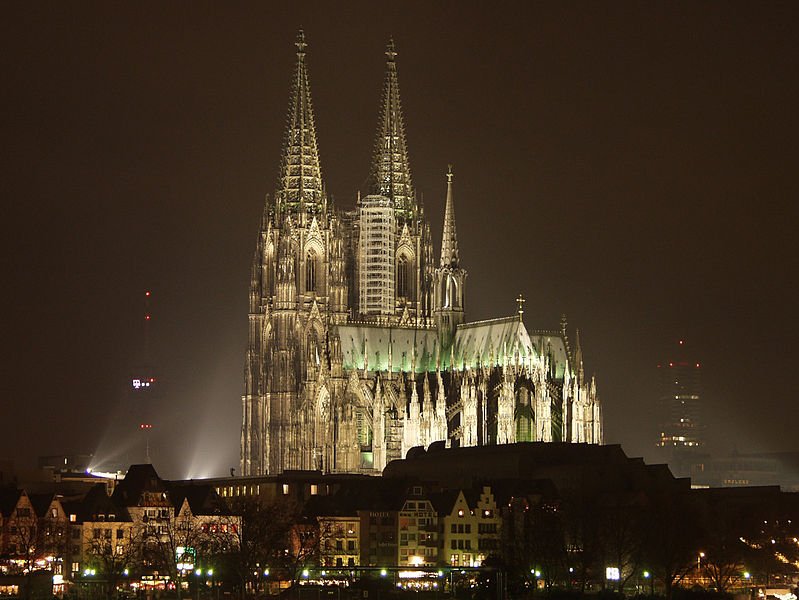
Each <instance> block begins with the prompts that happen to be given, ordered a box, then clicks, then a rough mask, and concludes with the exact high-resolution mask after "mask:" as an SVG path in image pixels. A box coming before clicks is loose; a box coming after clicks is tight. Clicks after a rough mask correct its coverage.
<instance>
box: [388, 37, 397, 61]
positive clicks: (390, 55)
mask: <svg viewBox="0 0 799 600" xmlns="http://www.w3.org/2000/svg"><path fill="white" fill-rule="evenodd" d="M386 56H387V57H388V62H394V59H395V58H397V50H396V49H395V47H394V38H393V37H390V38H388V45H386Z"/></svg>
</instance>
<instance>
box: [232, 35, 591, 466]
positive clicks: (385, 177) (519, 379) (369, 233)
mask: <svg viewBox="0 0 799 600" xmlns="http://www.w3.org/2000/svg"><path fill="white" fill-rule="evenodd" d="M296 46H297V64H296V69H295V70H294V74H293V78H292V85H291V93H290V100H289V112H288V119H287V120H288V123H287V127H286V133H285V138H284V141H283V150H282V156H281V163H280V171H279V178H278V182H277V189H276V190H275V193H274V196H272V197H271V198H270V197H267V199H266V203H265V206H264V211H263V217H262V219H261V225H260V230H259V233H258V241H257V244H256V249H255V255H254V257H253V263H252V279H251V283H250V302H249V342H248V347H247V354H246V362H245V383H244V388H245V389H244V395H243V396H242V409H243V415H242V430H241V473H242V474H243V475H265V474H270V475H271V474H277V473H280V472H282V471H285V470H289V469H318V470H322V471H325V472H344V473H372V474H379V473H381V472H382V470H383V468H384V467H385V466H386V464H387V463H388V462H389V461H391V460H394V459H398V458H404V457H405V455H406V453H407V452H408V451H409V450H410V449H411V448H414V447H417V446H422V447H425V448H426V447H428V446H429V445H430V444H433V443H436V442H437V443H439V444H444V445H446V446H475V445H485V444H509V443H514V442H525V441H543V442H549V441H561V442H584V443H593V444H598V443H601V441H602V421H601V413H600V403H599V400H598V398H597V393H596V386H595V382H594V379H593V378H591V379H590V380H589V379H587V378H586V376H585V374H584V371H583V361H582V351H581V349H580V341H579V332H578V334H577V336H576V340H575V343H574V344H571V343H570V340H569V338H568V336H567V332H566V322H565V319H564V320H563V321H562V322H561V324H560V327H559V328H556V329H555V330H552V331H549V330H528V329H527V328H526V327H525V325H524V322H523V321H522V316H523V311H522V309H521V306H522V304H521V302H523V299H521V297H520V298H519V311H518V313H517V314H514V315H512V316H507V317H501V318H497V319H490V320H486V321H476V322H468V321H467V320H466V313H465V306H466V302H465V292H466V269H465V268H464V265H462V264H461V261H460V255H459V251H458V238H457V235H456V227H455V194H454V181H453V174H452V172H451V169H450V170H449V171H448V172H447V173H446V179H445V182H446V196H445V197H444V198H443V201H444V202H445V212H444V227H443V239H442V240H441V246H440V255H439V257H438V260H437V259H436V256H435V251H434V245H433V239H432V236H431V233H430V225H429V223H428V221H427V219H426V217H425V214H424V210H423V207H421V206H420V204H419V202H418V201H417V196H416V193H415V190H414V187H413V181H412V179H411V170H410V166H409V160H408V148H407V142H406V138H405V126H404V123H403V116H402V109H401V105H400V94H399V87H398V82H397V64H396V56H397V54H396V52H395V51H394V46H393V43H390V44H389V46H388V49H387V51H386V57H387V65H386V76H385V82H384V84H383V95H382V102H381V106H380V108H379V114H378V125H377V136H376V140H375V145H374V156H373V160H372V165H371V171H370V176H369V180H368V181H369V184H368V189H366V190H363V192H365V193H364V194H362V193H359V194H358V198H357V202H356V205H355V208H354V209H353V210H348V211H346V210H344V211H342V210H339V209H337V208H336V207H334V206H333V204H332V203H331V202H330V201H329V200H328V196H327V194H326V191H325V186H324V181H323V179H322V170H321V163H320V158H319V149H318V146H317V140H316V128H315V124H314V113H313V108H312V105H311V93H310V87H309V82H308V71H307V66H306V44H305V39H304V36H303V34H302V32H301V33H300V35H299V37H298V39H297V43H296ZM443 183H444V181H442V184H443ZM442 188H443V185H442ZM442 196H443V194H442Z"/></svg>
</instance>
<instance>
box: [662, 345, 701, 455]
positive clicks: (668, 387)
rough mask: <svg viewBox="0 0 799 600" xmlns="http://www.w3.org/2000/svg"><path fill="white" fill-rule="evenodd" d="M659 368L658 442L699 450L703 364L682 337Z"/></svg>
mask: <svg viewBox="0 0 799 600" xmlns="http://www.w3.org/2000/svg"><path fill="white" fill-rule="evenodd" d="M658 369H659V370H660V397H659V400H658V409H659V410H658V413H659V424H658V427H659V429H658V432H659V436H658V440H657V445H658V446H660V447H661V448H664V449H671V450H672V451H673V452H674V453H675V454H676V453H679V452H684V451H695V450H699V449H700V448H701V447H702V446H703V445H704V441H703V439H702V378H701V365H700V363H699V361H698V360H696V359H695V357H691V356H690V353H689V351H688V349H687V348H686V343H685V340H679V341H678V342H677V345H676V348H672V349H671V351H670V357H669V358H668V360H667V361H665V362H663V363H661V364H659V365H658Z"/></svg>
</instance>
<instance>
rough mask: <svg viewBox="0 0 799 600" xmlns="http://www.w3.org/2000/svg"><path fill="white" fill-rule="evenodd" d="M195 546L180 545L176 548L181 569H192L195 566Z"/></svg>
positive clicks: (178, 566) (178, 565) (178, 564)
mask: <svg viewBox="0 0 799 600" xmlns="http://www.w3.org/2000/svg"><path fill="white" fill-rule="evenodd" d="M194 557H195V554H194V548H191V547H184V546H178V547H177V548H175V558H176V559H177V565H176V566H177V568H178V570H179V571H191V570H192V569H193V568H194Z"/></svg>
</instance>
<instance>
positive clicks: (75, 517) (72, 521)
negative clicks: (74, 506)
mask: <svg viewBox="0 0 799 600" xmlns="http://www.w3.org/2000/svg"><path fill="white" fill-rule="evenodd" d="M77 520H78V515H76V514H74V513H73V514H70V515H69V522H70V523H74V522H75V521H77Z"/></svg>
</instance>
